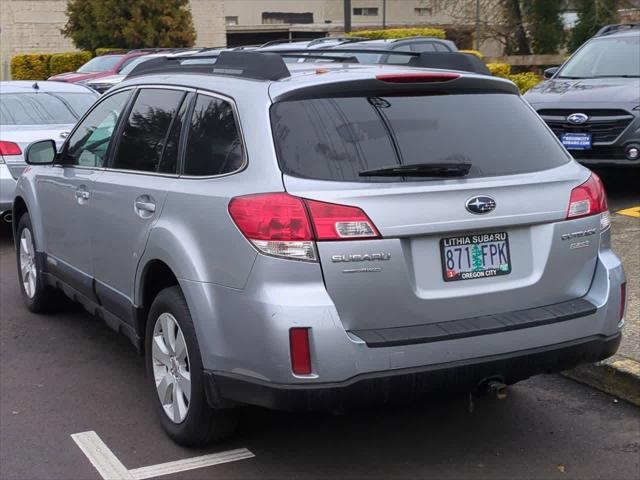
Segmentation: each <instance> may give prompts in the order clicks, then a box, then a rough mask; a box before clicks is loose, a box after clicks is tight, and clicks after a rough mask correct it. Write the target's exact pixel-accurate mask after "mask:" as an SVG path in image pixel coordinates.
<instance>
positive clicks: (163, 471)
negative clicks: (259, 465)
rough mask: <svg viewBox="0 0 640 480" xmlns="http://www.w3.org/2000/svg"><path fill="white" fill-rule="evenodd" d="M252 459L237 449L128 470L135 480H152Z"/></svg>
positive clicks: (243, 451)
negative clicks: (151, 479)
mask: <svg viewBox="0 0 640 480" xmlns="http://www.w3.org/2000/svg"><path fill="white" fill-rule="evenodd" d="M252 457H255V455H254V454H253V453H251V452H250V451H249V450H247V449H246V448H239V449H237V450H229V451H228V452H222V453H212V454H210V455H203V456H201V457H194V458H186V459H184V460H178V461H175V462H167V463H161V464H159V465H151V466H150V467H142V468H136V469H135V470H129V475H131V476H133V478H135V479H136V480H142V479H144V478H153V477H160V476H161V475H170V474H172V473H177V472H186V471H187V470H195V469H196V468H203V467H210V466H211V465H219V464H221V463H228V462H235V461H236V460H244V459H245V458H252Z"/></svg>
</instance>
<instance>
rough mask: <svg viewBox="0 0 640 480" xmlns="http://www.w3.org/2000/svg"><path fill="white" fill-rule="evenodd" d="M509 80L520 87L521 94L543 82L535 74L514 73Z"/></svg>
mask: <svg viewBox="0 0 640 480" xmlns="http://www.w3.org/2000/svg"><path fill="white" fill-rule="evenodd" d="M507 78H508V79H509V80H511V81H512V82H513V83H515V84H516V85H517V86H518V88H519V89H520V93H524V92H526V91H527V90H529V89H530V88H533V87H535V86H536V85H537V84H538V83H540V80H541V79H540V77H539V76H538V75H536V74H535V73H533V72H525V73H514V74H512V75H509V76H508V77H507Z"/></svg>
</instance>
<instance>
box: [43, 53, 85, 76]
mask: <svg viewBox="0 0 640 480" xmlns="http://www.w3.org/2000/svg"><path fill="white" fill-rule="evenodd" d="M92 56H93V55H91V52H86V51H85V52H66V53H54V54H53V55H51V59H50V60H49V76H52V75H58V74H59V73H64V72H75V71H76V70H78V68H80V67H81V66H82V65H84V64H85V63H87V62H88V61H89V60H91V57H92Z"/></svg>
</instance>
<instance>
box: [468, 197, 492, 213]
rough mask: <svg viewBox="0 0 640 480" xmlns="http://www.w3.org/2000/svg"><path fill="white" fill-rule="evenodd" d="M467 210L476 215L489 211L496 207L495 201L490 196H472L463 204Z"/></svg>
mask: <svg viewBox="0 0 640 480" xmlns="http://www.w3.org/2000/svg"><path fill="white" fill-rule="evenodd" d="M465 207H467V210H468V211H470V212H471V213H475V214H476V215H482V214H484V213H489V212H491V211H493V209H494V208H496V201H495V200H494V199H493V198H491V197H473V198H470V199H469V200H467V203H466V204H465Z"/></svg>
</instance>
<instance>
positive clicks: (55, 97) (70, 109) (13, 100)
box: [0, 92, 97, 125]
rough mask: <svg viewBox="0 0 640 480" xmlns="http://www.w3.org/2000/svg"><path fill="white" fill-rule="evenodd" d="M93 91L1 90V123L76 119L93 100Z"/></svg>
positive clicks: (59, 121) (35, 122)
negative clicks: (8, 91) (31, 91)
mask: <svg viewBox="0 0 640 480" xmlns="http://www.w3.org/2000/svg"><path fill="white" fill-rule="evenodd" d="M96 98H97V97H96V95H94V94H92V93H89V92H87V93H51V92H39V93H3V94H2V96H1V97H0V125H56V124H69V123H76V122H77V121H78V119H79V118H80V117H81V116H82V115H84V113H85V112H86V111H87V110H88V109H89V107H90V106H91V105H92V104H93V102H94V101H95V100H96Z"/></svg>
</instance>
